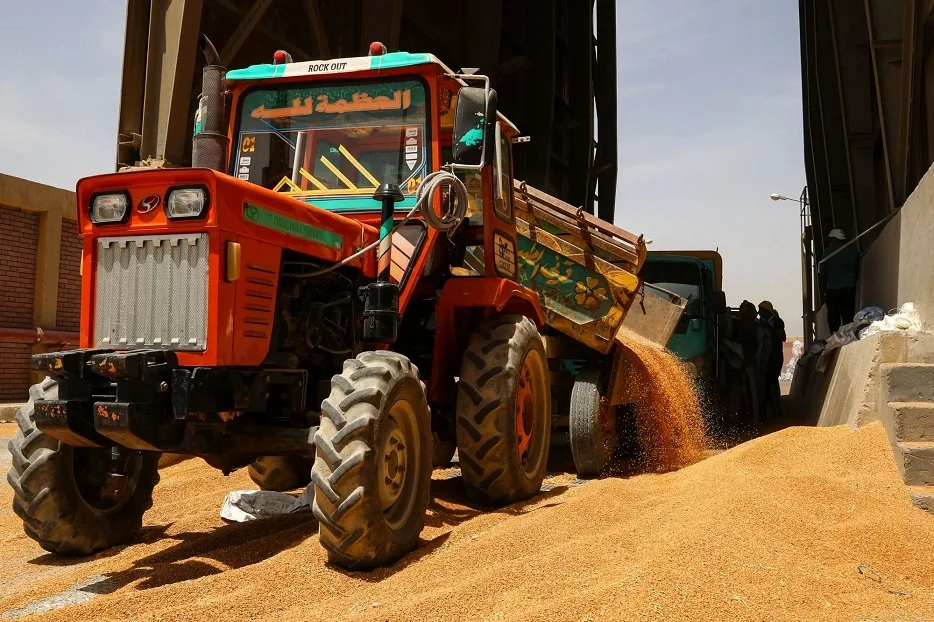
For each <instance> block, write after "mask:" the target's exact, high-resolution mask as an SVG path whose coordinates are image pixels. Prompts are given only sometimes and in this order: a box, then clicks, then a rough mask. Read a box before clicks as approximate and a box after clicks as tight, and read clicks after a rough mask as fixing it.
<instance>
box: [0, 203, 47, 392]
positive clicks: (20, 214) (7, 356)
mask: <svg viewBox="0 0 934 622" xmlns="http://www.w3.org/2000/svg"><path fill="white" fill-rule="evenodd" d="M38 240H39V216H38V214H33V213H30V212H24V211H22V210H18V209H13V208H10V207H2V206H0V300H2V304H0V327H4V328H34V327H35V324H34V323H33V304H34V301H35V293H36V292H35V289H36V286H35V282H36V278H35V270H36V250H37V247H38ZM30 353H31V348H30V345H29V344H19V343H0V401H21V400H25V399H26V395H27V391H28V389H29V355H30Z"/></svg>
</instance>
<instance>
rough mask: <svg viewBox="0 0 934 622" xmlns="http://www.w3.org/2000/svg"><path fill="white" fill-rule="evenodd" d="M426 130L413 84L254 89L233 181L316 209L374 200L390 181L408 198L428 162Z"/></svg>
mask: <svg viewBox="0 0 934 622" xmlns="http://www.w3.org/2000/svg"><path fill="white" fill-rule="evenodd" d="M427 131H428V125H427V110H426V98H425V87H424V86H423V85H422V83H421V82H418V81H416V80H405V81H399V82H379V83H373V82H370V83H358V84H351V85H347V84H342V85H340V86H314V87H311V86H296V85H288V86H282V87H279V88H262V89H254V90H251V91H247V93H246V94H245V95H244V96H243V98H242V99H241V103H240V111H239V122H238V127H237V135H236V138H235V140H236V142H235V143H234V146H235V157H234V158H232V163H231V174H233V175H235V176H237V177H239V178H240V179H245V180H247V181H250V182H252V183H255V184H257V185H260V186H263V187H266V188H270V189H272V190H275V191H277V192H283V193H285V194H288V195H290V196H294V197H297V198H300V199H308V200H312V199H315V203H319V202H320V201H318V200H317V199H321V198H339V197H347V196H351V195H366V196H372V194H373V191H374V190H375V189H376V188H377V187H378V186H379V185H380V184H382V183H387V182H388V183H393V184H397V185H398V186H399V187H400V188H401V189H402V191H403V192H404V193H406V194H412V193H414V192H415V188H416V186H417V184H418V181H419V180H420V179H421V178H422V177H424V174H425V172H426V170H427V166H428V162H429V157H428V156H429V154H428V145H430V142H429V141H428V139H427V137H426V136H425V133H426V132H427ZM322 203H324V206H327V205H328V202H322ZM332 203H333V202H332Z"/></svg>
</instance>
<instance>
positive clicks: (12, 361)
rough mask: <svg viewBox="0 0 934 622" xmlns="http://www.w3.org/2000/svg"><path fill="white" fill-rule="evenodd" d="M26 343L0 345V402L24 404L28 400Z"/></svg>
mask: <svg viewBox="0 0 934 622" xmlns="http://www.w3.org/2000/svg"><path fill="white" fill-rule="evenodd" d="M30 355H32V346H31V345H30V344H28V343H0V402H13V403H17V402H25V401H26V400H28V399H29V385H30V383H31V380H30V377H29V357H30Z"/></svg>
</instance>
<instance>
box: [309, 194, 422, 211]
mask: <svg viewBox="0 0 934 622" xmlns="http://www.w3.org/2000/svg"><path fill="white" fill-rule="evenodd" d="M304 201H305V203H309V204H311V205H314V206H315V207H320V208H321V209H323V210H327V211H329V212H378V211H379V210H380V209H382V206H381V205H380V202H379V201H377V200H376V199H370V198H365V197H335V198H332V199H304ZM413 207H415V197H414V196H407V197H405V198H404V199H403V200H402V201H400V202H399V203H396V209H397V210H398V209H400V208H409V209H411V208H413Z"/></svg>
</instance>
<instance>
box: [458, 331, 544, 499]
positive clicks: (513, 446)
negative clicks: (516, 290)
mask: <svg viewBox="0 0 934 622" xmlns="http://www.w3.org/2000/svg"><path fill="white" fill-rule="evenodd" d="M550 443H551V385H550V381H549V376H548V359H547V358H546V357H545V344H544V342H543V340H542V337H541V335H540V334H539V333H538V328H536V326H535V323H534V322H532V320H530V319H529V318H527V317H525V316H522V315H501V316H497V317H493V318H489V319H487V320H484V321H483V323H481V324H480V326H478V327H477V329H476V330H475V331H474V332H473V334H472V335H471V336H470V341H469V343H468V345H467V350H466V351H465V352H464V361H463V363H462V365H461V373H460V382H459V384H458V394H457V453H458V456H459V461H460V466H461V473H462V476H463V479H464V484H465V485H466V487H467V493H468V495H470V497H471V498H473V499H475V500H476V501H479V502H481V503H485V504H488V505H506V504H509V503H514V502H516V501H521V500H523V499H528V498H529V497H531V496H533V495H535V494H537V493H538V491H539V490H540V489H541V486H542V480H543V479H544V478H545V470H546V468H547V466H548V448H549V445H550Z"/></svg>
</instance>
